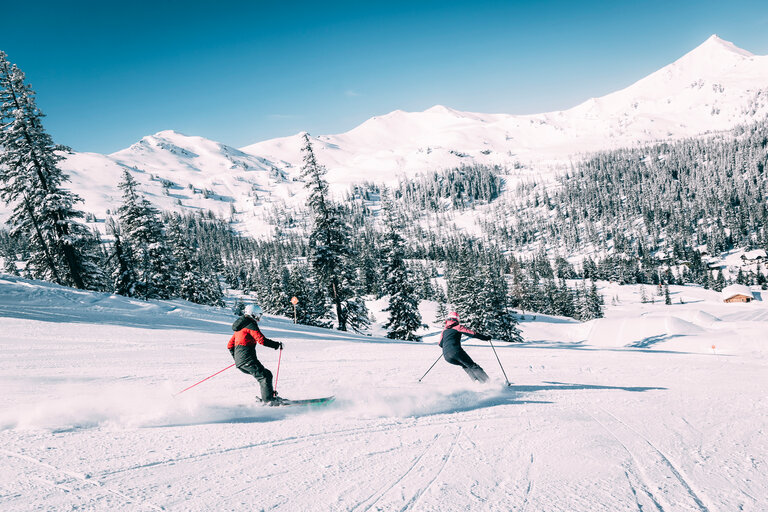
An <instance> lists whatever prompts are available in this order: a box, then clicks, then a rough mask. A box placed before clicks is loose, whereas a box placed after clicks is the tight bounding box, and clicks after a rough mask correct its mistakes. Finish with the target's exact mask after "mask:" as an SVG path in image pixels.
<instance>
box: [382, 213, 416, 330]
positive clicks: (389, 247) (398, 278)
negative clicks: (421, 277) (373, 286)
mask: <svg viewBox="0 0 768 512" xmlns="http://www.w3.org/2000/svg"><path fill="white" fill-rule="evenodd" d="M383 210H384V216H385V224H386V233H385V234H384V244H383V245H384V246H383V248H382V256H383V260H384V261H383V262H382V270H383V273H384V276H385V278H384V286H383V290H384V292H385V293H386V294H387V295H389V303H388V305H387V307H386V309H385V310H384V311H386V312H388V313H389V319H388V320H387V323H386V324H384V328H385V329H387V337H388V338H394V339H400V340H415V341H421V337H420V336H417V335H416V331H417V330H418V329H420V328H422V327H423V324H422V321H421V313H419V297H418V295H417V293H416V289H415V287H414V283H413V282H414V276H413V273H412V272H411V271H410V270H409V269H408V267H407V266H406V264H405V253H404V246H405V239H403V237H402V235H401V234H400V230H401V229H402V225H401V224H400V222H399V220H398V219H397V217H396V216H395V214H394V213H393V211H392V205H391V203H390V202H389V201H388V200H385V201H384V208H383Z"/></svg>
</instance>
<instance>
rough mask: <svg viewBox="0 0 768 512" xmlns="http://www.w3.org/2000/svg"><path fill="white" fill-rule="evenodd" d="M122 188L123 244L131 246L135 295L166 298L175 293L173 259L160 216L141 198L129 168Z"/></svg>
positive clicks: (121, 222) (125, 173)
mask: <svg viewBox="0 0 768 512" xmlns="http://www.w3.org/2000/svg"><path fill="white" fill-rule="evenodd" d="M118 188H120V190H122V191H123V204H122V205H121V206H120V207H119V208H118V214H119V218H120V230H121V232H122V234H123V237H122V241H123V246H128V247H129V248H130V255H131V259H132V261H133V268H134V271H135V273H136V286H135V287H134V289H135V292H136V296H138V297H142V298H144V299H167V298H170V297H173V296H174V295H176V293H177V281H176V278H177V275H176V268H175V261H174V260H173V256H172V254H171V252H170V250H169V249H168V243H167V240H166V237H165V233H164V231H163V226H162V224H161V222H160V216H159V213H158V211H157V210H156V209H155V207H154V206H152V205H151V204H150V202H149V201H147V200H146V199H144V198H143V197H141V195H140V194H139V192H138V190H137V183H136V180H134V179H133V176H131V174H130V173H129V172H128V171H124V172H123V180H122V181H121V182H120V183H119V184H118Z"/></svg>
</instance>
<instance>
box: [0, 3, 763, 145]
mask: <svg viewBox="0 0 768 512" xmlns="http://www.w3.org/2000/svg"><path fill="white" fill-rule="evenodd" d="M2 16H3V19H2V20H0V49H2V50H4V51H5V52H6V53H7V54H8V58H9V59H10V60H11V62H14V63H16V64H18V65H19V67H21V69H22V70H23V71H24V72H25V73H26V74H27V79H28V81H29V83H30V84H31V85H32V87H33V88H34V89H35V90H36V91H37V94H38V105H39V106H40V108H41V109H42V110H43V112H44V113H45V114H46V115H47V118H46V127H47V128H48V130H49V132H50V133H51V134H52V135H53V137H54V140H55V141H56V142H57V143H61V144H66V145H69V146H71V147H73V148H74V149H75V150H77V151H96V152H101V153H110V152H113V151H117V150H119V149H122V148H124V147H127V146H129V145H130V144H132V143H133V142H135V141H137V140H138V139H140V138H141V137H142V136H144V135H149V134H152V133H155V132H158V131H160V130H165V129H174V130H177V131H180V132H182V133H186V134H188V135H201V136H203V137H208V138H211V139H214V140H217V141H220V142H223V143H225V144H229V145H232V146H236V147H239V146H243V145H247V144H250V143H253V142H257V141H260V140H264V139H269V138H272V137H279V136H285V135H290V134H293V133H296V132H299V131H302V130H307V131H309V132H311V133H313V134H328V133H339V132H343V131H346V130H349V129H351V128H353V127H354V126H356V125H357V124H359V123H361V122H363V121H365V120H366V119H368V118H369V117H371V116H374V115H380V114H385V113H387V112H390V111H392V110H395V109H398V108H399V109H403V110H409V111H412V110H424V109H427V108H429V107H431V106H433V105H435V104H443V105H447V106H449V107H452V108H455V109H459V110H469V111H475V112H504V113H511V114H524V113H535V112H544V111H549V110H557V109H563V108H568V107H571V106H574V105H576V104H578V103H580V102H581V101H583V100H585V99H587V98H589V97H592V96H601V95H603V94H606V93H609V92H611V91H614V90H617V89H619V88H622V87H625V86H627V85H629V84H631V83H633V82H635V81H636V80H638V79H640V78H642V77H643V76H645V75H647V74H648V73H650V72H652V71H655V70H656V69H658V68H660V67H662V66H664V65H666V64H668V63H670V62H672V61H673V60H675V59H677V58H678V57H680V56H682V55H683V54H684V53H686V52H688V51H689V50H691V49H693V48H694V47H696V46H697V45H699V44H701V43H702V42H703V41H704V40H705V39H706V38H707V37H709V36H710V35H711V34H713V33H717V34H718V35H719V36H720V37H722V38H723V39H726V40H729V41H732V42H733V43H735V44H736V45H737V46H740V47H742V48H745V49H747V50H749V51H751V52H753V53H757V54H768V6H767V5H766V4H765V2H764V0H762V1H743V2H723V1H717V2H709V1H697V2H657V1H653V0H648V1H628V0H618V1H611V2H589V1H580V2H574V1H538V2H514V1H507V2H497V1H496V2H495V1H482V0H478V1H474V2H452V1H450V0H443V1H415V0H414V1H411V2H400V1H398V0H391V1H389V2H374V1H369V2H365V1H361V2H333V1H328V2H302V1H290V2H284V1H279V0H274V1H272V2H258V1H251V2H232V1H226V0H222V1H219V2H197V1H193V0H191V1H187V2H168V1H162V0H156V1H154V2H143V1H141V0H135V1H132V2H104V1H103V0H102V1H98V2H96V1H93V2H78V1H72V2H50V3H47V2H13V3H12V4H11V5H4V6H3V9H2Z"/></svg>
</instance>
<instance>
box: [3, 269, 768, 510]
mask: <svg viewBox="0 0 768 512" xmlns="http://www.w3.org/2000/svg"><path fill="white" fill-rule="evenodd" d="M671 288H672V290H671V291H672V294H673V301H674V302H675V304H674V305H671V306H665V305H663V304H640V303H639V301H640V293H639V287H637V286H633V287H618V286H614V287H610V288H605V287H603V288H602V289H601V291H602V292H603V293H604V294H606V295H607V296H608V297H613V298H615V299H616V302H617V305H616V306H609V307H608V311H607V318H606V319H604V320H599V321H596V322H592V323H587V324H580V323H577V322H574V321H571V320H567V319H562V318H551V317H546V316H539V317H537V318H536V320H535V321H532V319H531V317H530V316H527V319H526V321H525V322H523V323H522V325H521V327H522V329H523V332H524V334H525V337H526V339H527V340H528V341H529V343H526V344H519V345H512V346H510V345H505V344H501V343H497V344H495V345H496V351H497V353H498V357H499V359H500V360H501V361H502V363H503V364H504V368H505V370H506V372H507V374H508V376H509V378H510V380H511V381H512V382H513V384H512V386H511V387H509V388H507V387H505V386H504V385H503V376H502V374H501V370H500V368H499V364H498V362H497V360H496V358H495V356H494V353H493V351H491V349H490V347H489V346H488V344H487V343H485V342H479V341H472V342H469V343H465V348H466V349H467V351H468V352H469V353H470V355H471V356H472V357H473V358H474V359H475V360H476V361H477V362H478V363H479V364H480V365H481V366H483V367H484V368H485V369H486V370H487V372H488V374H489V375H490V376H491V379H492V382H491V383H489V384H486V385H473V384H471V383H470V382H469V380H468V379H467V378H466V376H465V375H464V374H463V372H462V371H461V370H460V369H459V368H457V367H455V366H451V365H449V364H447V363H445V362H444V361H439V362H438V364H437V365H436V366H435V368H434V369H433V370H432V371H431V372H430V373H429V375H427V377H426V378H425V379H424V380H423V382H422V383H420V384H419V383H417V382H416V381H417V379H418V378H419V377H420V376H421V375H422V374H423V373H424V372H425V371H426V369H427V368H428V367H429V365H430V364H432V363H433V362H434V361H435V358H436V357H437V355H439V353H440V349H439V348H438V347H437V346H436V342H437V340H436V336H435V335H433V336H429V337H427V338H426V340H425V342H424V343H409V342H397V341H393V340H385V339H381V338H377V337H367V336H359V335H354V334H347V333H339V332H334V331H328V330H323V329H316V328H309V327H297V326H294V325H293V324H292V323H290V322H289V321H288V320H286V319H281V318H276V317H268V318H266V319H265V320H264V322H263V330H264V332H265V334H266V335H267V336H269V337H271V338H274V339H278V340H280V341H283V342H284V343H285V350H284V351H283V355H282V359H281V367H280V375H279V379H278V390H279V391H280V394H281V395H283V396H286V397H293V398H302V397H308V396H319V395H323V394H329V393H335V394H336V395H337V401H336V402H335V403H334V404H332V405H331V406H330V407H327V408H323V409H308V408H295V407H294V408H289V407H282V408H270V407H261V406H259V405H257V404H255V400H254V396H255V395H256V394H257V392H258V391H257V389H258V385H257V383H256V381H255V380H254V379H253V378H251V377H250V376H247V375H244V374H242V373H240V372H238V371H236V370H235V369H229V370H227V371H225V372H223V373H221V374H220V375H218V376H216V377H215V378H213V379H211V380H208V381H206V382H204V383H202V384H201V385H199V386H197V387H195V388H192V389H191V390H189V391H188V392H185V393H183V394H181V395H178V396H177V397H175V398H174V397H173V394H174V393H175V392H178V391H179V390H181V389H184V388H186V387H188V386H190V385H191V384H193V383H195V382H197V381H199V380H201V379H203V378H204V377H207V376H209V375H211V374H213V373H214V372H216V371H218V370H220V369H222V368H225V367H227V366H228V365H230V364H232V359H231V358H230V356H229V353H228V352H227V350H226V348H225V346H226V341H227V339H228V338H229V335H230V333H231V331H230V327H229V324H230V322H231V321H232V318H233V317H232V316H231V314H230V313H229V312H228V311H224V310H216V309H215V308H207V307H201V306H195V305H192V304H188V303H184V302H181V301H170V302H153V301H150V302H144V301H136V300H132V299H128V298H125V297H117V296H111V295H107V294H100V293H94V292H83V291H78V290H73V289H70V288H63V287H60V286H56V285H52V284H49V283H41V282H35V281H25V280H23V279H19V278H13V277H9V276H6V275H0V389H2V390H3V392H2V393H0V464H1V465H0V510H75V509H76V510H114V511H117V510H131V511H133V510H174V511H175V510H179V511H182V510H184V511H196V510H200V511H203V510H205V511H208V510H222V511H224V510H289V511H293V510H301V511H323V512H325V511H329V510H332V511H347V510H349V511H351V510H355V511H362V510H425V511H428V510H429V511H432V510H434V511H437V510H439V511H454V510H456V511H458V510H483V511H497V510H568V511H573V512H579V511H593V510H668V511H672V510H674V511H697V512H701V511H702V510H709V511H712V512H714V511H720V510H745V511H754V512H757V511H762V510H766V509H768V498H767V497H768V480H766V479H765V469H766V467H768V437H766V431H765V417H766V414H768V398H766V397H768V380H766V375H768V357H767V355H768V347H766V340H765V336H764V333H765V332H766V330H768V308H767V307H766V305H765V303H757V302H756V303H752V304H723V303H722V302H720V301H719V297H718V294H717V293H715V292H711V291H707V290H702V289H701V288H697V287H671ZM680 299H682V300H683V302H685V304H678V302H679V300H680ZM617 332H618V333H619V335H620V336H619V338H617V337H616V336H613V335H612V333H617ZM433 334H435V333H434V332H433ZM713 346H714V348H713ZM258 353H259V358H260V359H261V360H262V361H263V363H264V364H265V365H266V366H267V367H268V368H271V369H272V370H273V371H274V370H275V369H276V367H277V362H278V361H277V353H276V352H275V351H272V350H268V349H265V348H264V347H260V348H259V349H258Z"/></svg>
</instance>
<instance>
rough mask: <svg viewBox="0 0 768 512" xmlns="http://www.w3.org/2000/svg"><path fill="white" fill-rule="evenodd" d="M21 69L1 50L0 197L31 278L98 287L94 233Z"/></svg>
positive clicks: (100, 284) (99, 273)
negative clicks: (22, 244)
mask: <svg viewBox="0 0 768 512" xmlns="http://www.w3.org/2000/svg"><path fill="white" fill-rule="evenodd" d="M24 80H25V77H24V73H23V72H22V71H21V70H20V69H19V68H18V67H16V65H13V64H11V63H10V62H8V60H7V58H6V55H5V53H3V52H0V148H2V151H0V197H1V198H2V199H3V200H4V201H5V202H6V203H7V204H9V205H11V204H12V205H13V213H12V215H11V217H10V219H9V223H10V225H11V226H12V230H11V233H12V234H13V235H14V236H23V237H25V238H27V239H28V240H29V245H30V249H31V251H30V255H29V256H30V257H29V260H28V263H27V270H28V272H29V273H30V274H31V276H32V277H35V278H38V279H46V280H52V281H54V282H57V283H59V284H63V285H67V286H75V287H77V288H84V289H101V288H102V287H103V286H104V283H105V276H104V274H103V272H102V271H101V269H100V267H99V266H98V264H97V261H98V255H97V254H94V251H93V247H94V243H93V240H92V234H91V233H90V232H89V231H88V229H87V228H86V227H85V225H83V224H81V223H80V222H78V221H77V219H79V218H82V217H83V213H82V212H80V211H78V210H77V209H75V204H77V203H78V202H80V201H81V199H80V197H78V196H77V195H75V194H73V193H72V192H70V191H68V190H66V189H64V188H63V187H62V184H63V183H65V182H66V181H67V180H68V179H69V178H68V177H67V176H66V175H65V174H64V173H63V172H62V171H61V169H59V167H58V162H59V161H61V160H62V157H61V156H59V155H57V154H56V151H57V150H58V149H62V148H60V147H58V146H56V145H54V144H53V140H52V139H51V136H50V135H48V133H47V132H46V131H45V128H44V127H43V123H42V118H43V117H44V116H43V113H42V112H40V110H39V109H38V108H37V106H36V104H35V93H34V91H33V90H32V88H31V87H30V86H29V85H27V84H26V83H25V82H24Z"/></svg>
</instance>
